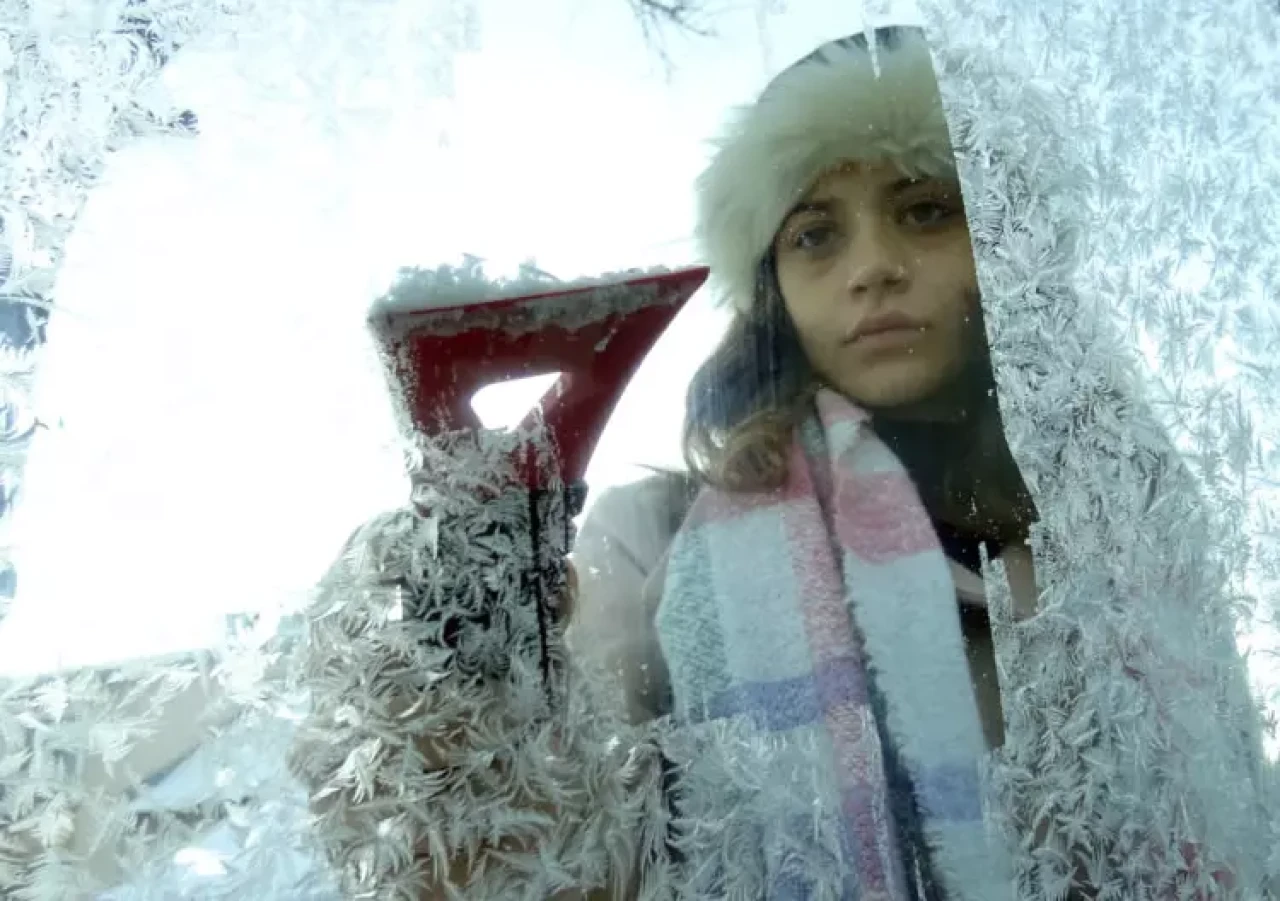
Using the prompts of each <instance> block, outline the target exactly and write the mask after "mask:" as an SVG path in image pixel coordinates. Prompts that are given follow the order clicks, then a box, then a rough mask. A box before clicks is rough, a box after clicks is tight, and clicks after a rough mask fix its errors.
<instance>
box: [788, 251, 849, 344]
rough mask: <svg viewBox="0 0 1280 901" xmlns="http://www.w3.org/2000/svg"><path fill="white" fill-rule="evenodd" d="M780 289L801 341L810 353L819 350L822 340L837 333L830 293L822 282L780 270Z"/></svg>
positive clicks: (834, 307)
mask: <svg viewBox="0 0 1280 901" xmlns="http://www.w3.org/2000/svg"><path fill="white" fill-rule="evenodd" d="M778 286H779V287H780V288H781V289H782V303H783V306H784V307H785V308H786V311H787V315H788V316H789V317H790V319H791V322H792V324H793V325H794V326H795V329H796V332H797V334H798V335H799V336H800V342H801V344H803V345H804V346H805V349H806V350H808V351H809V352H810V353H813V352H814V351H816V350H818V349H819V347H820V345H821V344H822V343H823V338H824V336H825V337H830V336H831V335H832V334H833V333H835V332H836V331H837V329H836V326H835V317H834V311H835V310H836V309H837V307H838V304H836V303H833V302H832V300H831V298H830V292H829V290H826V289H824V288H825V286H824V285H823V284H822V282H821V280H819V279H815V278H813V277H807V276H802V275H800V274H798V273H795V272H789V271H787V270H786V269H785V268H780V269H779V271H778Z"/></svg>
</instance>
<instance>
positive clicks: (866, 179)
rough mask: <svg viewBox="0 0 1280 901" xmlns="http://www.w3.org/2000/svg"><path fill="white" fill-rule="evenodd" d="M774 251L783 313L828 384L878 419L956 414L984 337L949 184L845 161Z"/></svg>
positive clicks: (956, 195)
mask: <svg viewBox="0 0 1280 901" xmlns="http://www.w3.org/2000/svg"><path fill="white" fill-rule="evenodd" d="M774 249H775V255H776V259H777V271H778V281H779V284H780V286H781V289H782V297H783V300H784V302H785V304H786V308H787V312H788V313H789V315H790V316H791V319H792V321H793V322H794V323H795V326H796V330H797V332H798V333H799V336H800V343H801V345H802V346H803V348H804V351H805V353H806V355H807V356H808V358H809V362H810V365H812V366H813V367H814V369H815V370H816V371H817V372H818V374H819V375H820V376H822V377H823V378H824V379H825V380H826V381H827V383H829V384H830V385H831V386H832V387H834V388H836V389H838V390H839V391H841V392H842V393H844V394H845V395H846V396H848V397H849V398H850V399H851V400H853V401H854V402H856V403H858V404H860V405H862V406H865V407H867V408H868V409H871V410H875V411H876V412H879V413H881V414H883V415H897V416H900V417H906V418H924V419H931V418H937V419H952V418H955V417H957V416H963V414H964V410H963V403H964V399H965V398H966V397H967V396H968V395H967V393H966V392H965V391H964V386H965V382H966V381H967V379H966V378H965V376H966V375H967V372H968V367H969V364H970V363H971V362H972V361H973V360H974V358H975V355H976V354H978V353H982V352H983V351H982V348H983V347H984V346H985V344H984V341H985V337H984V336H983V335H982V333H981V324H980V323H981V319H980V315H979V312H980V311H979V309H978V290H977V276H976V272H975V267H974V261H973V251H972V249H971V247H970V244H969V230H968V227H967V225H966V223H965V214H964V206H963V203H962V200H961V197H960V186H959V185H958V184H957V183H956V182H954V181H947V180H938V179H930V178H923V179H911V178H905V177H904V176H903V175H902V173H901V172H900V171H899V170H898V169H896V168H894V167H893V166H891V165H888V164H882V165H880V164H863V163H859V164H853V163H851V164H849V165H847V166H844V167H841V168H840V169H838V170H835V171H833V172H831V173H830V174H828V175H827V176H825V177H823V178H822V179H820V180H819V181H818V183H817V184H816V185H814V187H813V189H812V190H811V191H810V192H809V194H808V195H806V197H805V198H804V200H803V201H801V202H800V203H799V204H798V205H797V206H796V207H795V208H794V209H793V210H792V211H791V213H790V214H789V215H788V217H787V219H786V220H785V221H784V222H783V224H782V227H781V229H780V230H779V232H778V236H777V238H776V242H775V245H774Z"/></svg>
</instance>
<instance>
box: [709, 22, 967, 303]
mask: <svg viewBox="0 0 1280 901" xmlns="http://www.w3.org/2000/svg"><path fill="white" fill-rule="evenodd" d="M860 38H861V36H857V37H851V38H845V39H842V40H838V41H832V42H831V43H829V44H825V45H823V46H822V47H820V48H819V49H818V50H817V51H815V52H814V53H812V54H810V55H809V56H807V57H805V58H804V59H802V60H801V61H800V62H798V63H796V64H795V65H793V66H791V67H790V68H789V69H787V70H785V71H784V72H782V73H781V74H780V75H778V77H777V78H775V79H774V80H773V81H772V82H771V83H770V84H769V86H768V87H767V88H765V90H764V93H762V94H761V95H760V98H759V99H758V100H757V101H756V102H755V103H753V104H750V105H748V106H744V107H741V108H739V109H737V110H735V111H734V113H733V114H732V116H731V118H730V121H729V124H728V127H727V129H726V130H725V132H724V133H723V135H722V136H721V137H720V139H719V141H718V142H717V145H718V146H717V149H716V153H715V156H714V158H713V159H712V162H711V165H710V166H708V167H707V169H706V171H705V172H703V173H702V175H701V177H700V178H699V179H698V226H697V239H698V244H699V247H700V250H701V252H702V256H703V260H704V262H705V263H706V264H707V265H708V266H710V268H711V275H712V278H713V280H714V283H715V284H716V285H717V286H718V288H719V290H720V291H721V292H722V293H723V295H724V296H726V297H727V299H728V300H729V302H730V303H731V304H732V305H733V306H734V307H736V308H737V309H739V310H742V311H744V312H745V311H747V310H749V309H750V308H751V306H752V303H753V298H754V295H755V284H756V274H757V272H758V269H759V266H760V261H761V260H762V259H763V258H764V255H765V253H766V252H767V251H768V249H769V247H770V245H771V244H772V243H773V240H774V236H775V234H776V233H777V230H778V228H779V227H780V226H781V225H782V220H783V219H784V217H785V216H786V214H787V212H788V211H789V210H790V209H791V208H792V207H793V206H794V205H795V204H796V203H798V202H799V201H800V199H801V198H802V197H803V196H804V195H805V194H806V193H807V192H808V191H809V189H810V188H811V187H812V186H813V184H814V182H816V181H817V180H818V179H819V178H820V177H821V176H822V175H823V174H825V173H826V172H828V171H830V170H831V169H832V168H834V167H836V166H838V165H840V164H841V163H844V162H849V161H854V160H862V161H883V160H892V161H894V162H896V163H897V164H898V165H900V166H901V167H902V168H903V170H904V172H906V173H908V174H929V175H943V174H949V173H954V172H955V157H954V154H953V152H952V149H951V141H950V138H949V135H948V132H947V121H946V118H945V116H944V115H943V111H942V100H941V97H940V95H939V93H938V83H937V78H936V76H935V75H934V70H933V61H932V59H931V57H930V54H929V48H928V45H927V44H926V42H925V38H924V34H923V32H921V31H919V30H918V29H914V28H903V29H885V30H882V31H880V32H879V35H878V40H877V62H878V63H879V69H880V72H879V75H877V74H876V72H875V68H874V67H873V64H872V60H871V55H870V53H869V52H868V51H867V49H866V45H865V43H864V42H863V41H862V40H860Z"/></svg>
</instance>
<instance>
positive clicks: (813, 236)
mask: <svg viewBox="0 0 1280 901" xmlns="http://www.w3.org/2000/svg"><path fill="white" fill-rule="evenodd" d="M835 238H836V227H835V226H834V225H832V224H831V223H829V222H815V223H810V224H808V225H804V226H800V227H797V228H795V229H792V231H791V236H790V239H789V241H788V243H789V244H790V245H791V246H792V247H794V248H795V249H797V250H808V251H813V250H821V249H822V248H824V247H826V246H827V245H829V244H830V243H831V242H832V241H834V240H835Z"/></svg>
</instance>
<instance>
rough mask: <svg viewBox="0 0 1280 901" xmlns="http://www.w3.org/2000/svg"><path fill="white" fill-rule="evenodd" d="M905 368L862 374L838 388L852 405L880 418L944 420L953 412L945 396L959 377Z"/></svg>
mask: <svg viewBox="0 0 1280 901" xmlns="http://www.w3.org/2000/svg"><path fill="white" fill-rule="evenodd" d="M877 368H879V367H877ZM885 368H886V369H887V368H888V367H885ZM895 368H897V367H895ZM904 368H905V369H906V371H898V372H870V373H863V374H862V377H861V378H858V379H849V380H848V381H847V383H846V384H842V385H839V386H838V387H839V388H840V389H841V391H842V393H844V395H845V396H846V397H848V398H849V399H850V400H852V401H853V402H854V403H856V404H858V405H859V406H861V407H864V408H865V409H867V410H868V411H869V412H873V413H880V414H882V415H887V416H899V417H902V418H907V419H936V418H947V416H946V414H947V411H948V410H951V412H953V413H954V412H955V404H954V403H951V402H948V398H947V395H949V394H950V393H951V391H950V390H949V389H951V388H957V387H958V386H959V378H958V376H951V375H950V374H949V373H947V372H942V371H939V370H937V369H930V370H924V371H922V370H921V367H915V366H912V367H904Z"/></svg>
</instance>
